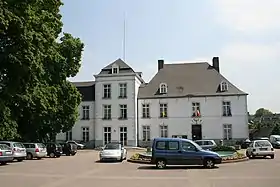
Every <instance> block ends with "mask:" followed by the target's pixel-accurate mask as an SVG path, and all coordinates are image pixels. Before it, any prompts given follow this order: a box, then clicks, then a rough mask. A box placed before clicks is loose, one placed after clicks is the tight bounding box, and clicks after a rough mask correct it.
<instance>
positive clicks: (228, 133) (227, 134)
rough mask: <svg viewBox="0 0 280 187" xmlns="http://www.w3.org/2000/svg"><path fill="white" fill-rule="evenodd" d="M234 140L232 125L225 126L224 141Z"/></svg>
mask: <svg viewBox="0 0 280 187" xmlns="http://www.w3.org/2000/svg"><path fill="white" fill-rule="evenodd" d="M231 139H232V125H231V124H224V140H231Z"/></svg>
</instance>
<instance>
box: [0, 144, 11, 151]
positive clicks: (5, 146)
mask: <svg viewBox="0 0 280 187" xmlns="http://www.w3.org/2000/svg"><path fill="white" fill-rule="evenodd" d="M0 150H10V147H9V146H7V145H5V144H0Z"/></svg>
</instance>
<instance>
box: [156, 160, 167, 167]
mask: <svg viewBox="0 0 280 187" xmlns="http://www.w3.org/2000/svg"><path fill="white" fill-rule="evenodd" d="M156 168H158V169H164V168H166V161H165V160H164V159H158V160H157V162H156Z"/></svg>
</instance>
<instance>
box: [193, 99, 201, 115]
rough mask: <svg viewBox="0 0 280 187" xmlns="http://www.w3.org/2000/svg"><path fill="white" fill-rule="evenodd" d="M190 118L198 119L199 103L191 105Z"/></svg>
mask: <svg viewBox="0 0 280 187" xmlns="http://www.w3.org/2000/svg"><path fill="white" fill-rule="evenodd" d="M192 117H200V103H198V102H196V103H192Z"/></svg>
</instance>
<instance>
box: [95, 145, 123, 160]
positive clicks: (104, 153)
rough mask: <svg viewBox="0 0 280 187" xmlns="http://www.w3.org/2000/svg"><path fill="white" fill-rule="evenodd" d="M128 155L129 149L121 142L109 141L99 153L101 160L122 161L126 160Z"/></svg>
mask: <svg viewBox="0 0 280 187" xmlns="http://www.w3.org/2000/svg"><path fill="white" fill-rule="evenodd" d="M126 157H127V151H126V149H125V148H124V147H123V145H122V144H120V143H108V144H107V145H105V147H104V148H103V149H102V150H101V151H100V153H99V158H100V161H105V160H117V161H119V162H122V161H123V160H126Z"/></svg>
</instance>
